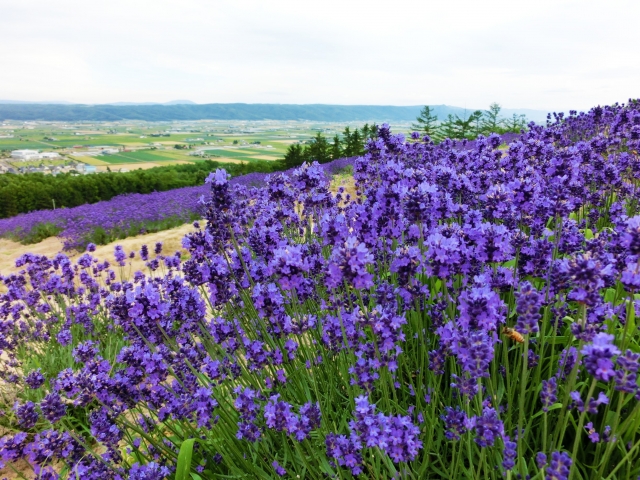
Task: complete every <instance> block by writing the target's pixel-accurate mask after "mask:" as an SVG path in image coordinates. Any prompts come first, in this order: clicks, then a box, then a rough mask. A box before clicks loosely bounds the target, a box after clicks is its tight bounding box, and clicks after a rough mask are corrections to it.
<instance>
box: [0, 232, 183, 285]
mask: <svg viewBox="0 0 640 480" xmlns="http://www.w3.org/2000/svg"><path fill="white" fill-rule="evenodd" d="M192 230H193V225H192V224H190V223H188V224H186V225H182V226H180V227H176V228H172V229H170V230H163V231H162V232H156V233H148V234H146V235H138V236H135V237H129V238H125V239H124V240H117V241H115V242H112V243H109V244H107V245H100V246H98V247H97V248H96V251H95V253H94V254H93V255H94V256H95V257H97V258H98V259H100V260H109V262H110V263H111V264H115V261H114V259H113V251H114V248H115V246H116V245H122V247H123V248H124V250H125V252H127V253H129V252H131V251H134V252H136V258H134V259H133V260H127V266H126V267H124V268H123V269H119V268H116V269H115V271H116V273H117V274H118V275H122V276H123V277H124V278H130V277H131V274H132V273H133V272H135V271H136V270H142V271H145V269H146V267H145V265H144V263H145V262H143V261H142V260H140V255H139V254H138V252H139V251H140V247H142V245H145V244H146V245H148V246H149V250H150V251H151V252H153V248H154V245H155V244H156V242H162V244H163V248H162V251H163V253H164V254H165V255H173V254H174V253H175V252H176V251H180V252H181V253H182V254H185V253H186V250H184V249H183V248H182V238H183V237H184V236H185V235H186V234H187V233H189V232H190V231H192ZM61 250H62V242H61V241H60V239H58V238H55V237H51V238H47V239H45V240H43V241H42V242H40V243H35V244H31V245H22V244H21V243H17V242H12V241H11V240H6V239H0V274H2V275H7V274H9V273H11V272H16V271H18V270H19V269H17V268H16V267H15V260H16V259H17V258H18V257H20V256H21V255H24V254H25V253H35V254H38V255H46V256H48V257H52V256H54V255H56V254H57V253H58V252H60V251H61ZM67 255H68V256H69V257H70V258H77V257H79V256H80V253H78V252H68V253H67ZM151 256H152V257H153V255H151ZM120 270H122V271H120Z"/></svg>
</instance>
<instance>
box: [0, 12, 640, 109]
mask: <svg viewBox="0 0 640 480" xmlns="http://www.w3.org/2000/svg"><path fill="white" fill-rule="evenodd" d="M0 11H2V15H0V45H1V47H0V58H1V59H2V67H3V74H2V75H0V97H1V98H6V99H21V100H52V99H56V100H62V99H64V100H69V101H75V102H87V103H101V102H112V101H167V100H171V99H176V98H188V99H191V100H193V101H196V102H199V103H205V102H248V103H254V102H261V103H270V102H274V103H346V104H378V105H380V104H387V105H388V104H392V105H418V104H425V103H430V104H440V103H446V104H450V105H459V106H468V107H469V108H478V107H486V106H487V105H488V104H489V103H490V102H492V101H498V102H500V103H501V104H502V105H503V106H505V107H511V108H516V107H519V108H524V107H527V108H539V109H554V110H555V109H557V110H562V109H565V110H566V109H569V108H577V109H584V108H588V107H590V106H592V105H595V104H598V103H600V104H604V103H611V102H615V101H626V100H627V99H628V98H629V97H638V96H640V92H639V91H638V85H640V65H639V64H638V62H637V61H635V59H636V58H637V52H636V48H637V45H640V31H638V29H636V28H633V27H630V26H626V25H629V22H628V21H627V19H632V18H636V16H637V14H638V13H639V12H640V4H638V3H637V2H635V1H634V2H632V1H615V0H611V1H609V2H601V1H590V0H579V1H578V0H567V1H563V0H554V1H550V0H539V1H537V2H517V1H513V0H512V1H481V2H480V1H476V0H470V1H462V0H457V1H456V0H450V1H447V2H441V1H438V2H436V1H426V0H422V1H409V0H396V1H394V2H382V1H374V0H369V1H352V0H351V1H350V0H339V1H338V0H325V1H323V2H311V1H307V0H297V1H294V0H289V1H284V0H269V1H264V0H263V1H259V0H233V1H231V0H183V1H181V2H175V1H169V0H153V1H147V0H127V1H124V0H110V1H109V2H86V1H78V0H57V1H56V2H51V1H46V0H23V1H21V2H15V1H13V0H0Z"/></svg>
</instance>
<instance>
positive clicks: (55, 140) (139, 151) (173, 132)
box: [0, 120, 408, 172]
mask: <svg viewBox="0 0 640 480" xmlns="http://www.w3.org/2000/svg"><path fill="white" fill-rule="evenodd" d="M346 126H350V127H351V128H354V127H360V126H361V123H360V122H351V123H329V122H296V121H242V122H241V121H226V122H223V121H190V122H133V121H129V122H98V123H86V122H82V123H64V122H18V121H10V120H6V121H4V122H3V123H2V124H1V125H0V136H13V137H12V138H0V167H1V166H3V165H4V167H5V169H20V168H23V169H24V167H31V168H32V171H33V170H34V169H37V168H38V167H40V169H41V168H42V166H46V165H49V164H47V163H46V162H40V161H33V162H18V161H13V160H12V159H10V158H9V155H10V152H11V151H12V150H19V149H33V150H39V151H52V152H57V153H59V154H60V155H61V156H62V160H59V161H57V163H56V165H59V166H61V165H65V164H67V165H70V167H69V168H71V167H72V166H73V165H75V164H79V163H84V164H87V165H93V166H95V167H96V169H97V171H98V172H102V171H107V169H109V170H110V171H118V170H120V169H127V170H128V169H135V168H151V167H156V166H165V165H174V164H179V163H184V162H189V163H193V162H198V161H201V160H202V159H211V160H216V161H219V162H227V163H238V162H253V161H260V160H262V161H274V160H278V159H281V158H282V157H283V156H284V154H285V152H286V150H287V147H288V146H289V145H291V144H294V143H302V144H304V143H306V142H309V141H310V140H311V139H312V138H313V137H314V136H315V135H316V134H317V133H318V132H322V133H323V135H324V136H325V137H328V138H331V137H333V136H334V135H336V134H340V132H342V130H343V129H344V128H345V127H346ZM396 128H397V129H398V130H400V131H401V130H403V129H404V130H406V129H407V128H408V125H403V124H402V125H397V126H396ZM106 152H111V153H106ZM1 170H2V168H0V171H1Z"/></svg>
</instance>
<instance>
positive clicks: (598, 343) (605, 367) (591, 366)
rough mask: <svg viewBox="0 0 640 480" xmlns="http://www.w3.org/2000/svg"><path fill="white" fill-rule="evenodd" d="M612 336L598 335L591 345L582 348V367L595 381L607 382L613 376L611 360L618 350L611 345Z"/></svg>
mask: <svg viewBox="0 0 640 480" xmlns="http://www.w3.org/2000/svg"><path fill="white" fill-rule="evenodd" d="M613 339H614V336H613V335H609V334H607V333H598V334H597V335H596V336H595V337H594V338H593V343H591V344H588V345H585V346H584V347H583V348H582V354H583V355H584V365H585V368H586V369H587V371H588V372H589V373H590V374H591V375H593V376H594V377H595V378H596V379H597V380H600V381H603V382H608V381H609V380H611V378H612V377H613V376H614V375H615V370H614V366H613V361H612V358H613V356H614V355H618V354H619V353H620V350H619V349H618V347H616V346H615V345H614V344H613Z"/></svg>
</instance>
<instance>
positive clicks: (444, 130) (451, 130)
mask: <svg viewBox="0 0 640 480" xmlns="http://www.w3.org/2000/svg"><path fill="white" fill-rule="evenodd" d="M440 133H441V135H442V136H443V137H444V138H457V137H456V135H457V133H458V130H457V128H456V119H455V117H454V116H453V115H452V114H449V115H447V119H446V120H445V121H444V122H442V125H441V126H440Z"/></svg>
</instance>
